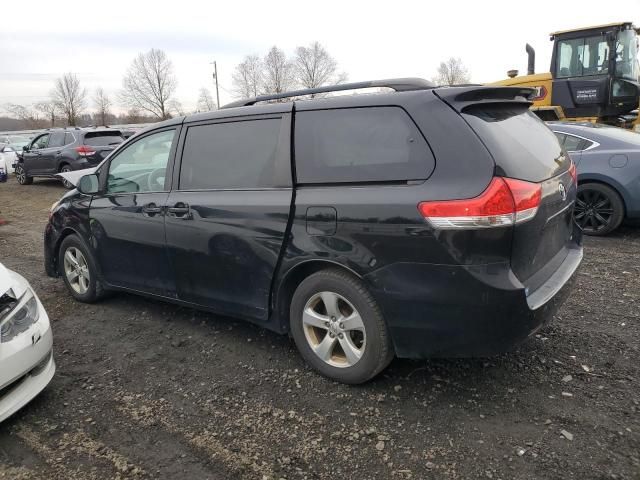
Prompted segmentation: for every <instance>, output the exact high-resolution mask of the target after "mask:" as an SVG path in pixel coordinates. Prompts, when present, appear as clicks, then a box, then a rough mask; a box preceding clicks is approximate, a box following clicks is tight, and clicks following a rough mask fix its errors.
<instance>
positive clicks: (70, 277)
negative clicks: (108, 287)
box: [58, 235, 106, 303]
mask: <svg viewBox="0 0 640 480" xmlns="http://www.w3.org/2000/svg"><path fill="white" fill-rule="evenodd" d="M58 271H59V272H60V274H61V275H62V278H63V279H64V283H65V285H66V286H67V290H69V293H70V294H71V295H72V296H73V298H75V299H76V300H78V301H80V302H84V303H93V302H96V301H98V300H100V299H102V298H104V297H105V296H106V292H105V289H104V286H103V285H102V282H101V281H100V279H99V278H98V268H97V263H96V260H95V258H94V256H93V254H92V253H91V251H90V250H89V249H88V248H87V247H86V245H85V244H84V242H83V241H82V240H81V239H80V237H78V236H77V235H69V236H68V237H65V239H64V240H63V241H62V244H61V245H60V249H59V250H58Z"/></svg>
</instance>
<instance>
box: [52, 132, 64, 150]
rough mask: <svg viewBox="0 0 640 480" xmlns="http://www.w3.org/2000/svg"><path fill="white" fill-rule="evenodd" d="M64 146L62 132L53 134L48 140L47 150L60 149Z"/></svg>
mask: <svg viewBox="0 0 640 480" xmlns="http://www.w3.org/2000/svg"><path fill="white" fill-rule="evenodd" d="M63 145H64V132H53V133H52V134H51V137H50V138H49V148H53V147H61V146H63Z"/></svg>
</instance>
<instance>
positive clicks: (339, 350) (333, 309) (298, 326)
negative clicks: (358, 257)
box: [289, 269, 393, 384]
mask: <svg viewBox="0 0 640 480" xmlns="http://www.w3.org/2000/svg"><path fill="white" fill-rule="evenodd" d="M289 315H290V317H289V318H290V327H291V335H292V337H293V340H294V341H295V344H296V346H297V348H298V351H299V352H300V354H301V355H302V357H303V358H304V359H305V360H306V362H307V363H309V364H310V365H311V366H312V367H313V368H314V369H315V370H317V371H318V372H319V373H320V374H322V375H324V376H325V377H328V378H330V379H332V380H336V381H338V382H342V383H347V384H359V383H364V382H366V381H368V380H370V379H371V378H373V377H375V376H376V375H377V374H378V373H380V372H381V371H382V370H383V369H384V368H385V367H386V366H387V365H389V362H391V360H392V359H393V346H392V344H391V340H390V338H389V333H388V331H387V326H386V323H385V321H384V319H383V317H382V312H381V311H380V308H379V307H378V305H377V303H376V301H375V300H374V298H373V297H372V296H371V294H370V293H369V292H368V291H367V289H366V287H365V286H364V284H363V283H362V282H361V281H360V280H359V279H357V278H355V277H354V276H352V275H350V274H348V273H346V272H343V271H341V270H337V269H331V270H322V271H320V272H317V273H314V274H313V275H310V276H309V277H307V278H306V279H305V280H303V281H302V282H301V283H300V285H299V286H298V288H297V289H296V291H295V293H294V295H293V298H292V300H291V307H290V312H289Z"/></svg>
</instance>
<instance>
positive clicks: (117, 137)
mask: <svg viewBox="0 0 640 480" xmlns="http://www.w3.org/2000/svg"><path fill="white" fill-rule="evenodd" d="M122 142H124V138H123V137H122V135H121V134H120V132H118V131H115V132H87V133H85V135H84V144H85V145H90V146H92V147H106V146H108V145H119V144H120V143H122Z"/></svg>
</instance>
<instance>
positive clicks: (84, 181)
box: [78, 173, 100, 195]
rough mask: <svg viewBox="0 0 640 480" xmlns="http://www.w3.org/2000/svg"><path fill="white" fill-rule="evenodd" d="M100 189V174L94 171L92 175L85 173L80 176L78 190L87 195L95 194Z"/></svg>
mask: <svg viewBox="0 0 640 480" xmlns="http://www.w3.org/2000/svg"><path fill="white" fill-rule="evenodd" d="M99 189H100V182H99V181H98V175H96V174H95V173H92V174H90V175H85V176H84V177H82V178H80V181H79V182H78V191H79V192H80V193H84V194H85V195H93V194H94V193H98V190H99Z"/></svg>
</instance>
